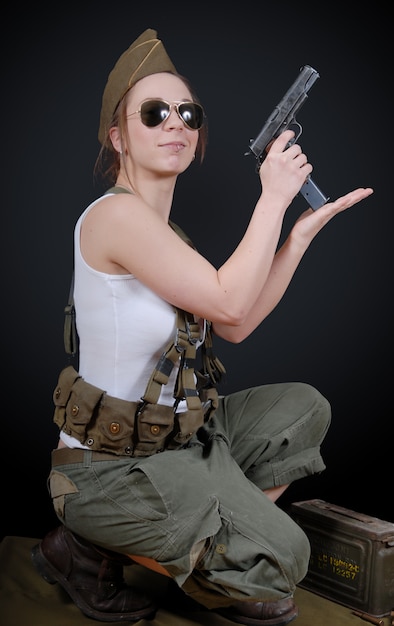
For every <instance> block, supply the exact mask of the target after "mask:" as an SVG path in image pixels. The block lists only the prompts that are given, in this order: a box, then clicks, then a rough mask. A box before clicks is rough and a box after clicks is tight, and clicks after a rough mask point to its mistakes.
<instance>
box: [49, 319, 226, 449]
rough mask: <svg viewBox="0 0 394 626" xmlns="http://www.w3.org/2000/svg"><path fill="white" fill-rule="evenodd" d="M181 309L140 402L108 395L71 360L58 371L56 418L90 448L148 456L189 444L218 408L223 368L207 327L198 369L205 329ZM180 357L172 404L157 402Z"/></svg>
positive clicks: (62, 427)
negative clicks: (196, 363)
mask: <svg viewBox="0 0 394 626" xmlns="http://www.w3.org/2000/svg"><path fill="white" fill-rule="evenodd" d="M177 313H178V315H177V319H178V324H177V331H176V336H175V338H174V341H173V342H171V343H170V344H169V346H168V347H167V349H166V350H165V351H164V352H163V354H162V355H161V357H160V359H159V362H158V364H157V366H156V368H155V369H154V371H153V372H152V375H151V377H150V380H149V381H148V384H147V387H146V390H145V393H144V395H143V397H142V398H141V400H140V401H139V402H130V401H127V400H122V399H120V398H116V397H113V396H110V395H108V394H107V393H106V392H105V391H104V390H102V389H100V388H98V387H95V386H94V385H91V384H90V383H88V382H87V381H85V380H84V379H83V378H82V377H81V375H80V374H79V373H78V372H77V371H76V370H75V369H74V367H73V366H72V365H69V366H68V367H66V368H64V369H63V370H62V372H61V373H60V376H59V380H58V384H57V385H56V388H55V390H54V393H53V400H54V404H55V413H54V418H53V420H54V422H55V424H57V426H58V427H59V428H60V429H61V430H63V431H64V432H66V433H67V434H68V435H71V436H72V437H75V438H76V439H77V440H78V441H80V442H81V443H82V444H84V445H85V446H87V447H88V448H89V449H91V450H96V451H102V452H110V453H112V454H116V455H128V456H149V455H151V454H154V453H157V452H162V451H163V450H175V449H178V448H181V447H183V446H185V445H186V444H187V443H188V442H189V440H190V439H191V437H192V436H193V435H194V433H195V432H196V431H197V430H198V429H199V428H200V426H202V425H203V424H204V422H205V421H206V420H207V419H208V418H209V415H210V414H211V412H212V411H214V410H215V409H216V408H217V406H218V394H217V390H216V386H215V384H214V383H215V382H218V380H219V379H220V377H221V375H222V374H223V373H224V368H223V366H222V364H221V363H220V361H219V360H218V359H216V357H214V356H213V354H212V350H211V348H210V342H211V338H210V330H209V327H208V332H207V334H206V337H205V341H204V344H203V346H202V349H203V363H204V366H203V368H202V370H201V371H199V372H195V368H194V361H195V354H196V343H197V341H198V339H199V337H200V332H201V329H200V326H199V324H197V323H194V322H191V321H190V319H188V318H189V315H188V314H186V313H185V312H183V311H181V310H177ZM182 318H183V320H184V324H182V323H181V322H180V320H182ZM178 361H179V370H178V376H177V380H176V385H175V389H174V398H175V403H174V406H166V405H161V404H158V399H159V397H160V391H161V387H162V385H164V384H167V382H168V379H169V376H170V374H171V371H172V369H173V367H174V366H175V364H176V363H177V362H178ZM180 400H186V405H187V410H186V411H183V412H177V410H176V409H177V406H178V404H179V401H180Z"/></svg>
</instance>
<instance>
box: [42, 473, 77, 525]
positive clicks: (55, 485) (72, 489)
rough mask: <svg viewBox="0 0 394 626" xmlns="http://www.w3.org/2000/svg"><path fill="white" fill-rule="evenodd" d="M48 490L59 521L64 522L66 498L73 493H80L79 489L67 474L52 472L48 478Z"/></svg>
mask: <svg viewBox="0 0 394 626" xmlns="http://www.w3.org/2000/svg"><path fill="white" fill-rule="evenodd" d="M48 490H49V493H50V495H51V498H52V503H53V508H54V509H55V513H56V515H57V516H58V518H59V519H61V520H64V504H65V496H66V495H69V494H71V493H78V492H79V490H78V487H77V486H76V485H75V483H74V482H73V481H72V480H71V479H70V478H69V477H68V476H66V475H65V474H62V473H61V472H58V471H57V470H51V473H50V474H49V477H48Z"/></svg>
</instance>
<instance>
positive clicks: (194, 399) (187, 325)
mask: <svg viewBox="0 0 394 626" xmlns="http://www.w3.org/2000/svg"><path fill="white" fill-rule="evenodd" d="M190 319H191V318H190V315H189V314H187V313H186V312H185V311H182V310H181V309H177V330H176V335H175V338H174V340H173V341H171V342H170V343H169V345H168V346H167V348H166V349H165V350H164V352H163V354H162V355H161V357H160V359H159V361H158V363H157V365H156V367H155V369H154V370H153V372H152V374H151V376H150V379H149V381H148V384H147V386H146V390H145V393H144V395H143V396H142V400H143V401H144V402H146V403H150V404H156V403H157V402H158V400H159V397H160V392H161V388H162V385H166V384H167V382H168V379H169V377H170V374H171V372H172V370H173V368H174V366H175V364H177V363H178V362H179V373H178V376H177V380H176V384H175V388H174V398H175V401H179V400H182V399H184V398H185V399H186V402H187V406H188V408H189V409H191V410H193V409H196V408H200V407H201V402H200V398H199V396H198V392H197V389H196V381H195V377H194V365H195V360H196V344H197V341H198V340H199V339H200V338H201V328H200V325H199V324H198V323H195V322H194V321H193V322H191V321H190Z"/></svg>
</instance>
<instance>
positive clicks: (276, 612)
mask: <svg viewBox="0 0 394 626" xmlns="http://www.w3.org/2000/svg"><path fill="white" fill-rule="evenodd" d="M215 613H219V614H220V615H223V616H224V617H227V619H229V620H230V621H232V622H237V624H247V625H248V626H285V624H289V622H292V621H293V619H295V618H296V617H297V615H298V608H297V607H296V605H295V604H294V601H293V600H292V599H291V598H286V599H284V600H278V601H277V602H234V604H233V605H232V606H229V607H228V608H225V609H215Z"/></svg>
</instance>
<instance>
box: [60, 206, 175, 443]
mask: <svg viewBox="0 0 394 626" xmlns="http://www.w3.org/2000/svg"><path fill="white" fill-rule="evenodd" d="M106 197H107V196H106ZM101 200H102V198H98V199H97V200H95V201H94V202H93V203H92V204H90V205H89V206H88V207H87V208H86V209H85V211H84V212H83V213H82V215H81V216H80V218H79V219H78V221H77V223H76V226H75V231H74V257H75V259H74V274H75V278H74V280H75V284H74V302H75V310H76V324H77V331H78V336H79V342H80V343H79V373H80V374H81V376H82V377H83V378H84V379H85V380H86V381H87V382H89V383H91V384H92V385H95V386H96V387H99V388H100V389H103V390H104V391H106V392H107V393H108V394H109V395H111V396H116V397H118V398H122V399H123V400H132V401H134V402H136V401H137V402H138V401H139V400H140V399H141V396H142V395H143V393H144V391H145V388H146V385H147V383H148V380H149V378H150V375H151V373H152V371H153V369H154V368H155V366H156V365H157V362H158V360H159V358H160V356H161V354H162V353H163V351H164V349H165V348H166V346H167V344H168V342H169V341H170V340H172V339H173V338H174V334H175V330H176V324H175V322H176V312H175V309H174V308H173V307H172V306H171V305H170V304H169V303H168V302H166V301H165V300H163V299H162V298H159V296H157V295H156V294H155V293H154V292H153V291H151V290H150V289H148V288H147V287H146V286H145V285H143V284H142V283H141V282H140V281H139V280H137V279H136V278H135V277H134V276H133V275H132V274H123V275H118V274H105V273H103V272H98V271H97V270H95V269H93V268H92V267H91V266H90V265H88V264H87V263H86V261H85V260H84V259H83V257H82V254H81V248H80V232H81V225H82V222H83V220H84V218H85V216H86V215H87V213H88V212H89V211H90V210H91V209H92V208H93V207H94V206H95V205H96V204H97V203H98V202H100V201H101ZM177 372H178V368H177V367H174V369H173V371H172V374H171V376H170V379H169V381H168V384H167V385H163V387H162V390H161V395H160V398H159V402H160V404H165V405H170V406H171V405H173V404H174V398H173V390H174V383H175V378H176V376H177ZM185 408H186V403H185V402H181V403H180V404H179V406H178V408H177V410H178V411H182V410H185ZM61 438H62V440H63V441H64V442H65V443H66V444H67V445H68V446H70V447H81V444H80V443H79V442H78V441H77V440H76V439H74V438H72V437H69V436H67V435H65V433H64V432H61Z"/></svg>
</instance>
